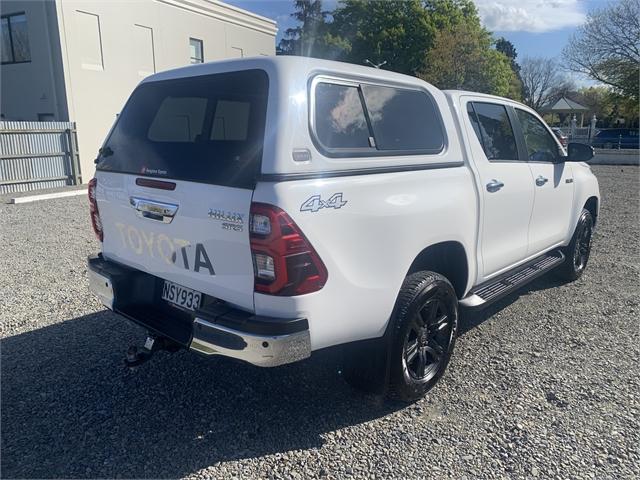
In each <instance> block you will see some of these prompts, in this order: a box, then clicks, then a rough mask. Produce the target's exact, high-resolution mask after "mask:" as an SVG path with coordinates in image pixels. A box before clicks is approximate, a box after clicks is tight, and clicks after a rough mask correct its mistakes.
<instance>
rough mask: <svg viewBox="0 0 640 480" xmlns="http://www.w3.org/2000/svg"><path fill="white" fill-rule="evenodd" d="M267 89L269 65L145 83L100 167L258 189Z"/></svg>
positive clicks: (130, 103)
mask: <svg viewBox="0 0 640 480" xmlns="http://www.w3.org/2000/svg"><path fill="white" fill-rule="evenodd" d="M268 89H269V81H268V77H267V74H266V72H264V71H263V70H246V71H240V72H231V73H220V74H214V75H202V76H197V77H188V78H180V79H174V80H163V81H157V82H148V83H143V84H142V85H140V86H139V87H138V88H137V89H136V90H135V91H134V92H133V94H132V95H131V98H130V99H129V101H128V102H127V105H126V106H125V108H124V110H123V111H122V114H121V115H120V117H119V119H118V121H117V123H116V125H115V127H114V129H113V132H112V133H111V135H110V136H109V138H108V140H107V142H106V144H105V146H106V147H109V149H108V150H107V151H108V153H107V154H102V155H101V156H100V157H99V162H98V165H97V169H98V170H103V171H114V172H121V173H131V174H136V175H145V176H152V177H162V178H171V179H176V180H187V181H193V182H202V183H211V184H215V185H223V186H230V187H239V188H253V187H254V185H255V179H256V177H257V175H258V174H259V173H260V168H261V161H262V148H263V142H264V129H265V122H266V109H267V95H268Z"/></svg>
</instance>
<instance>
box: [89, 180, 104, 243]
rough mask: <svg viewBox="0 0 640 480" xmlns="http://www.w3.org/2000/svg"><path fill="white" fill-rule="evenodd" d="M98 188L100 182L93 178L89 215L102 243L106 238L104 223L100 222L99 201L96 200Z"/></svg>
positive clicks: (90, 187) (90, 184) (91, 181)
mask: <svg viewBox="0 0 640 480" xmlns="http://www.w3.org/2000/svg"><path fill="white" fill-rule="evenodd" d="M97 186H98V180H97V179H96V178H92V179H91V180H89V190H88V191H87V193H88V194H89V214H90V215H91V226H92V227H93V231H94V233H95V234H96V238H97V239H98V240H100V241H102V239H103V238H104V234H103V232H102V222H101V221H100V212H99V211H98V201H97V200H96V187H97Z"/></svg>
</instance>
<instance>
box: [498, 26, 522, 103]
mask: <svg viewBox="0 0 640 480" xmlns="http://www.w3.org/2000/svg"><path fill="white" fill-rule="evenodd" d="M495 47H496V50H497V51H499V52H500V53H503V54H504V55H505V56H506V57H507V58H508V59H509V64H510V65H511V70H513V73H514V74H513V75H512V77H511V82H510V83H509V94H508V97H509V98H513V99H514V100H522V99H523V98H524V96H525V92H524V87H523V83H522V77H521V76H520V65H519V64H518V62H516V58H517V57H518V52H517V51H516V47H515V46H514V45H513V43H511V42H510V41H509V40H507V39H506V38H504V37H500V38H499V39H497V40H496V42H495Z"/></svg>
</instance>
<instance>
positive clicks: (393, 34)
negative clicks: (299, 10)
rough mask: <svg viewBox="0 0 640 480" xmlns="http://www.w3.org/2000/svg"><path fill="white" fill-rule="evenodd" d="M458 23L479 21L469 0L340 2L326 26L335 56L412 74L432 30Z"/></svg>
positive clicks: (419, 64)
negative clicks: (382, 65)
mask: <svg viewBox="0 0 640 480" xmlns="http://www.w3.org/2000/svg"><path fill="white" fill-rule="evenodd" d="M458 24H468V25H469V26H476V25H477V26H479V25H480V19H479V18H478V14H477V11H476V8H475V6H474V4H473V2H472V1H471V0H387V1H366V0H342V2H341V3H340V5H339V6H338V8H337V9H336V10H335V12H333V23H332V24H331V27H330V31H331V33H332V40H333V42H334V43H333V45H334V47H335V49H334V57H335V58H338V59H340V60H343V61H346V62H351V63H356V64H362V63H364V61H365V60H370V61H371V62H373V63H376V64H378V63H382V62H387V63H386V64H385V65H384V67H383V68H385V69H388V70H393V71H396V72H400V73H404V74H407V75H416V74H417V72H419V71H420V70H421V69H422V67H423V66H424V55H425V52H426V51H427V50H429V48H431V46H432V45H433V42H434V39H435V37H436V34H437V32H438V31H439V30H441V29H443V28H448V27H451V26H453V25H458ZM337 41H339V42H340V45H337Z"/></svg>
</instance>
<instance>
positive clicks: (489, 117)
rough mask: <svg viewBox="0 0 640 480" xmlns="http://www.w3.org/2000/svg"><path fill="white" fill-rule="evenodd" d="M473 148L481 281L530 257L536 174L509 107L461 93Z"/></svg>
mask: <svg viewBox="0 0 640 480" xmlns="http://www.w3.org/2000/svg"><path fill="white" fill-rule="evenodd" d="M462 102H463V104H462V105H461V106H462V108H463V109H464V110H463V111H466V112H467V115H466V118H465V123H466V125H467V132H468V137H469V139H470V148H471V152H472V155H473V158H474V163H475V165H476V168H477V170H478V175H479V185H478V188H479V194H480V196H481V199H480V201H481V205H482V213H481V215H482V226H481V231H480V232H479V240H480V242H479V249H480V256H481V258H482V268H481V269H480V272H479V274H480V278H479V279H478V280H479V282H482V281H484V280H486V279H488V278H490V277H491V276H494V275H496V274H498V273H500V272H501V271H503V270H506V269H508V268H509V267H511V266H513V265H514V264H516V263H518V262H520V261H522V260H523V259H525V258H526V256H527V242H528V238H527V237H528V234H529V219H530V217H531V211H532V209H533V193H534V192H533V178H532V176H531V171H530V170H529V166H528V165H527V162H526V161H523V160H522V159H520V157H519V152H518V147H517V142H516V136H515V133H514V128H513V126H512V119H511V116H510V115H509V113H508V107H507V106H506V105H504V104H501V103H498V102H491V101H487V100H486V99H480V98H478V99H477V100H476V99H473V98H469V97H462Z"/></svg>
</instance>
